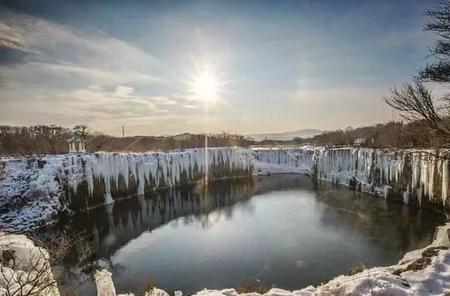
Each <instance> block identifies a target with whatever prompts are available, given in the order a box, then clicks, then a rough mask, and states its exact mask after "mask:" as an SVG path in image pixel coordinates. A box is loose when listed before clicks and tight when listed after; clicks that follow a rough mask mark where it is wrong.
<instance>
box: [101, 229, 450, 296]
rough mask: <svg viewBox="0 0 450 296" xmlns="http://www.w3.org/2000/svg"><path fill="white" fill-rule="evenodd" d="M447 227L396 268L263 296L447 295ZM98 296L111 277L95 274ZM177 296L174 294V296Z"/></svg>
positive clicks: (156, 293)
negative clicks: (427, 244)
mask: <svg viewBox="0 0 450 296" xmlns="http://www.w3.org/2000/svg"><path fill="white" fill-rule="evenodd" d="M449 233H450V223H449V224H447V225H445V226H440V227H438V228H437V231H436V236H435V237H436V238H435V240H434V241H433V242H432V243H431V244H430V245H429V246H427V247H425V248H423V249H420V250H415V251H412V252H409V253H407V254H405V256H404V257H403V259H401V260H400V261H399V263H398V264H396V265H393V266H389V267H375V268H371V269H367V270H364V271H362V272H359V273H357V274H354V275H341V276H338V277H336V278H334V279H332V280H331V281H329V282H328V283H325V284H322V285H320V286H318V287H313V286H309V287H306V288H304V289H301V290H295V291H288V290H283V289H271V290H270V291H268V292H267V293H266V294H264V295H265V296H322V295H323V296H330V295H355V296H356V295H358V296H359V295H361V296H364V295H367V296H372V295H391V296H397V295H399V296H400V295H401V296H404V295H444V294H445V295H447V294H446V293H450V251H449V250H448V248H449V247H450V241H449ZM96 282H97V287H98V296H115V295H116V294H115V289H114V284H113V282H112V280H111V274H110V273H109V272H108V271H106V270H103V271H99V272H98V273H97V274H96ZM177 294H178V295H181V292H176V295H177ZM123 295H132V294H123ZM146 295H148V296H168V294H167V293H166V292H164V291H163V290H160V289H153V290H151V291H149V292H148V293H147V294H146ZM194 295H195V296H238V295H241V296H243V295H249V296H250V295H252V296H259V295H261V294H258V293H248V294H239V293H238V292H236V290H234V289H224V290H206V289H205V290H202V291H199V292H197V293H195V294H194Z"/></svg>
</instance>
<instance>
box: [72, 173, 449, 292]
mask: <svg viewBox="0 0 450 296" xmlns="http://www.w3.org/2000/svg"><path fill="white" fill-rule="evenodd" d="M443 222H444V217H443V216H441V215H440V214H437V213H436V212H433V211H427V210H418V209H413V208H408V207H405V206H402V205H400V204H397V203H392V202H390V203H388V202H386V201H385V200H383V199H380V198H375V197H372V196H369V195H365V194H360V193H355V192H351V191H348V190H346V189H343V188H336V187H332V186H323V185H322V186H319V187H318V186H315V185H314V184H313V183H312V181H311V180H310V179H308V178H306V177H303V176H296V175H278V176H270V177H260V178H255V179H253V180H246V181H244V180H241V181H239V182H226V183H221V184H215V185H212V186H210V188H209V189H208V191H205V190H202V189H198V188H197V189H196V188H190V189H187V188H184V189H177V190H171V191H165V192H159V193H154V194H152V195H149V196H145V197H136V198H131V199H128V200H124V201H121V202H118V203H116V204H114V205H113V206H112V207H108V208H106V209H105V208H103V207H102V208H98V209H95V210H92V211H90V212H85V213H80V214H78V215H77V216H75V217H74V219H73V221H72V222H71V224H70V225H69V226H68V227H69V228H71V229H72V230H85V231H86V232H87V233H89V234H91V236H90V244H91V245H92V246H93V247H94V249H95V251H96V256H97V258H104V259H103V260H102V262H103V265H107V266H108V268H109V269H110V270H111V271H112V272H113V279H114V282H115V285H116V290H117V291H118V292H128V291H131V292H138V290H139V289H140V288H142V286H143V284H144V283H145V282H148V281H149V280H152V281H156V283H157V286H158V287H161V288H163V289H166V290H172V291H173V290H181V291H183V293H185V295H186V293H187V294H189V293H193V292H195V291H198V290H201V289H203V288H217V289H219V288H228V287H233V286H235V285H236V284H237V283H239V282H242V281H244V280H247V279H255V278H256V279H259V280H261V281H262V282H263V283H264V284H266V285H267V286H269V287H270V286H272V285H276V286H278V287H282V288H287V289H298V288H302V287H305V286H308V285H311V284H312V285H317V284H319V283H320V282H323V281H324V280H326V279H329V278H332V277H334V276H336V275H338V274H341V273H345V272H346V271H348V270H349V268H350V267H352V266H356V265H360V264H361V263H363V264H365V265H366V266H381V265H389V264H393V263H396V262H397V261H398V260H399V259H400V258H401V257H402V255H403V254H404V253H405V252H407V251H409V250H413V249H416V248H419V247H423V246H425V245H427V244H428V243H430V242H431V240H432V236H433V233H434V229H435V227H436V226H437V225H439V224H442V223H443ZM76 281H82V278H80V277H79V276H77V277H76V278H75V277H74V278H72V281H71V280H69V281H66V282H65V284H64V286H63V287H64V289H67V287H70V286H72V287H74V286H75V285H76V284H75V283H76ZM76 291H77V293H78V294H80V295H95V289H94V288H93V285H92V283H90V282H87V283H84V284H83V285H80V286H79V287H78V288H77V290H76Z"/></svg>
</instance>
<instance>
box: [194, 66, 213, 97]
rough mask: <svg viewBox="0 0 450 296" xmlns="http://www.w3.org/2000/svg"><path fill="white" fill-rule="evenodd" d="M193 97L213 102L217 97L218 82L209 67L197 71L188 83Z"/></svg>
mask: <svg viewBox="0 0 450 296" xmlns="http://www.w3.org/2000/svg"><path fill="white" fill-rule="evenodd" d="M189 85H190V86H191V92H192V94H193V97H194V98H195V99H197V100H199V101H204V102H215V101H217V100H218V99H219V93H220V83H219V81H218V79H217V77H216V75H215V74H214V72H213V71H211V70H210V69H207V68H206V69H203V71H197V73H196V75H195V77H194V78H193V80H192V81H191V82H190V83H189Z"/></svg>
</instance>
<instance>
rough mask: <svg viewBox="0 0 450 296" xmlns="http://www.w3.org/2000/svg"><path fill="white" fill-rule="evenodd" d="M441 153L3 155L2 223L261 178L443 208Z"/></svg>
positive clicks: (23, 225) (30, 222)
mask: <svg viewBox="0 0 450 296" xmlns="http://www.w3.org/2000/svg"><path fill="white" fill-rule="evenodd" d="M445 153H447V152H446V151H444V152H442V151H441V152H434V151H417V150H401V151H381V150H374V149H365V148H332V149H326V148H322V147H301V148H296V149H281V148H280V149H253V150H251V149H243V148H231V147H225V148H210V149H207V150H205V149H189V150H183V151H170V152H147V153H94V154H79V155H76V154H67V155H53V156H50V155H49V156H45V157H30V158H3V159H1V162H0V163H1V165H0V213H1V216H0V223H1V226H2V227H3V228H4V229H6V230H29V229H33V228H37V227H39V226H42V225H45V224H47V223H50V222H52V221H53V220H54V218H55V217H56V216H57V215H59V214H60V213H61V212H64V211H67V209H69V208H70V209H72V210H81V209H86V208H91V207H94V206H98V205H101V204H108V203H112V202H114V200H117V199H120V198H124V197H128V196H132V195H141V194H144V193H147V192H149V191H152V190H156V189H159V188H167V187H174V186H178V185H183V184H191V183H199V182H200V183H203V184H204V183H205V182H207V181H208V180H219V179H223V178H241V177H250V176H252V175H259V174H275V173H303V174H308V175H310V176H311V177H312V178H314V179H315V180H317V181H326V182H332V183H335V184H341V185H346V186H349V187H350V188H352V189H354V190H358V191H364V192H369V193H373V194H376V195H379V196H384V197H385V198H397V199H401V200H403V202H404V203H407V204H408V203H409V204H414V205H417V206H433V207H437V208H444V209H448V208H449V207H448V204H447V198H448V160H446V159H445V158H443V157H442V156H444V155H446V154H445Z"/></svg>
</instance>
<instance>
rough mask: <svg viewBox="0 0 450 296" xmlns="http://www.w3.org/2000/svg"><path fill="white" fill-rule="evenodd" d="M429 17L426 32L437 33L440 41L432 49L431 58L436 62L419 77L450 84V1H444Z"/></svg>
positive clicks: (429, 13)
mask: <svg viewBox="0 0 450 296" xmlns="http://www.w3.org/2000/svg"><path fill="white" fill-rule="evenodd" d="M427 15H428V17H429V18H430V21H429V22H428V23H427V24H426V25H425V27H424V30H425V31H430V32H434V33H436V34H437V36H438V38H439V39H438V40H436V42H435V44H434V45H433V47H431V48H430V56H432V57H434V58H435V60H434V61H433V62H431V63H429V64H428V65H427V66H426V67H425V68H424V69H423V70H422V71H419V77H420V78H421V79H425V80H427V81H434V82H450V1H448V0H447V1H442V2H441V5H440V6H438V7H437V8H435V9H432V10H429V11H428V12H427Z"/></svg>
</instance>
